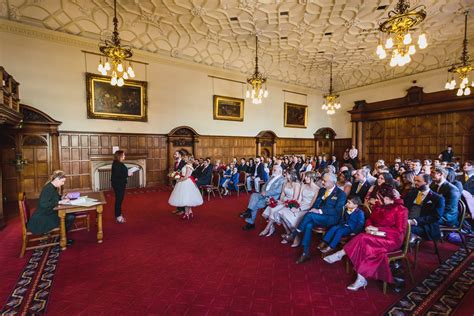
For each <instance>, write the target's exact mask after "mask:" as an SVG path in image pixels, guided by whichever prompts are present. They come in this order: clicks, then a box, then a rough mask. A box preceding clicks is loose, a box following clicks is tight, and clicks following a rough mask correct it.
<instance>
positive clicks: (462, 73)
mask: <svg viewBox="0 0 474 316" xmlns="http://www.w3.org/2000/svg"><path fill="white" fill-rule="evenodd" d="M468 14H469V11H466V12H464V41H463V48H462V54H461V58H460V60H461V62H460V63H459V64H454V65H453V66H452V67H451V68H449V69H448V75H449V73H451V80H449V78H448V81H447V82H446V85H445V86H444V87H445V88H446V89H448V90H454V89H455V88H456V80H455V79H454V74H458V77H459V80H460V84H459V88H458V91H457V93H456V95H457V96H458V97H460V96H462V95H470V94H471V88H470V87H469V73H470V72H471V71H472V70H474V65H473V64H470V59H469V54H468V52H467V15H468ZM471 87H474V82H471Z"/></svg>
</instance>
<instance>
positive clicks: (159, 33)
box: [0, 0, 474, 91]
mask: <svg viewBox="0 0 474 316" xmlns="http://www.w3.org/2000/svg"><path fill="white" fill-rule="evenodd" d="M396 2H397V1H389V0H354V1H344V0H273V1H271V0H261V1H255V0H118V5H117V8H118V9H117V10H118V16H119V31H120V35H121V37H122V39H123V40H124V41H125V42H127V43H129V44H130V45H131V46H132V47H134V48H136V49H141V50H145V51H149V52H153V53H159V54H163V53H164V54H169V55H171V56H172V57H175V58H183V59H187V60H192V61H194V62H196V63H203V64H207V65H211V66H215V67H219V68H224V69H232V70H237V71H240V72H242V73H246V74H251V73H252V71H253V68H254V56H255V34H258V36H259V41H260V45H259V55H260V58H259V61H260V68H261V70H262V71H263V72H265V73H266V74H267V75H268V76H269V78H270V79H274V80H279V81H283V82H288V83H292V84H297V85H301V86H306V87H311V88H316V89H320V90H322V91H325V90H326V89H327V88H328V82H329V78H328V69H329V64H330V61H331V60H334V77H335V78H334V81H335V82H334V85H335V89H336V90H345V89H350V88H354V87H359V86H364V85H368V84H371V83H376V82H380V81H383V80H387V79H392V78H398V77H401V76H405V75H409V74H415V73H419V72H423V71H427V70H432V69H436V68H440V67H444V66H448V65H450V64H452V63H453V62H454V61H455V60H456V59H457V58H458V57H459V56H460V52H461V45H462V39H463V23H464V21H463V15H462V13H463V12H464V11H465V10H466V9H467V8H469V6H471V7H472V6H473V5H472V4H473V2H472V0H460V1H454V0H434V1H413V0H412V1H411V4H412V6H415V5H418V4H425V5H426V6H427V8H426V9H427V12H428V17H427V18H426V20H425V21H424V22H423V23H422V24H421V26H420V27H419V30H418V31H424V32H426V34H427V36H428V43H429V46H428V48H427V49H425V50H423V51H420V50H419V51H418V52H417V53H416V54H415V55H414V56H413V61H412V62H411V63H410V64H409V65H407V66H405V67H401V68H400V67H397V68H391V67H390V66H389V65H388V63H389V60H387V59H385V60H379V59H378V57H377V56H376V55H375V48H376V46H377V43H378V36H379V34H378V31H377V26H378V21H380V20H381V19H382V18H384V17H386V16H387V13H388V11H389V10H390V9H392V8H393V6H394V5H395V4H396ZM385 5H388V6H387V7H386V8H384V9H380V8H379V9H377V8H378V7H380V6H385ZM471 12H472V13H471V14H470V19H469V30H470V36H469V37H470V38H471V39H473V38H474V8H471ZM0 17H2V18H6V19H10V20H15V21H18V22H21V23H25V24H29V25H35V26H40V27H43V28H47V29H50V30H54V31H58V32H65V33H69V34H75V35H79V36H83V37H87V38H92V39H97V40H98V39H99V38H100V37H101V36H102V37H103V36H104V35H106V34H109V33H110V30H112V28H113V26H112V17H113V1H112V0H0ZM471 43H472V40H471ZM470 50H471V51H472V50H473V47H472V46H471V47H470ZM472 54H474V52H473V53H472Z"/></svg>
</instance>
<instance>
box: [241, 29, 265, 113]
mask: <svg viewBox="0 0 474 316" xmlns="http://www.w3.org/2000/svg"><path fill="white" fill-rule="evenodd" d="M263 85H265V90H264V89H263ZM250 88H252V90H250ZM245 96H246V97H247V98H252V103H253V104H261V103H262V97H263V98H266V97H268V90H267V78H266V77H264V76H263V74H262V73H261V72H259V71H258V36H257V35H256V36H255V71H254V73H253V74H252V76H250V77H249V78H247V93H246V94H245Z"/></svg>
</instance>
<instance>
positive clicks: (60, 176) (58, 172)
mask: <svg viewBox="0 0 474 316" xmlns="http://www.w3.org/2000/svg"><path fill="white" fill-rule="evenodd" d="M64 178H66V174H65V173H64V171H62V170H55V171H54V172H53V174H52V175H51V181H53V180H55V179H64Z"/></svg>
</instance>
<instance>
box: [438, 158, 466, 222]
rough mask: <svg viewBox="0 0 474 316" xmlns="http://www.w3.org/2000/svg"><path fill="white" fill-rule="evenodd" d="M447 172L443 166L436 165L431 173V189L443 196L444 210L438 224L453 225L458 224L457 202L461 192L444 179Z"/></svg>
mask: <svg viewBox="0 0 474 316" xmlns="http://www.w3.org/2000/svg"><path fill="white" fill-rule="evenodd" d="M447 175H448V172H447V171H446V169H445V168H441V167H437V168H435V169H434V170H433V172H432V173H431V177H432V178H433V183H432V184H431V190H433V191H434V192H436V193H438V194H441V195H442V196H443V197H444V212H443V217H442V218H441V219H440V224H442V225H447V226H455V225H457V224H458V203H459V199H461V192H459V190H458V189H457V188H456V187H455V186H454V185H452V184H451V183H449V182H448V181H446V176H447Z"/></svg>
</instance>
